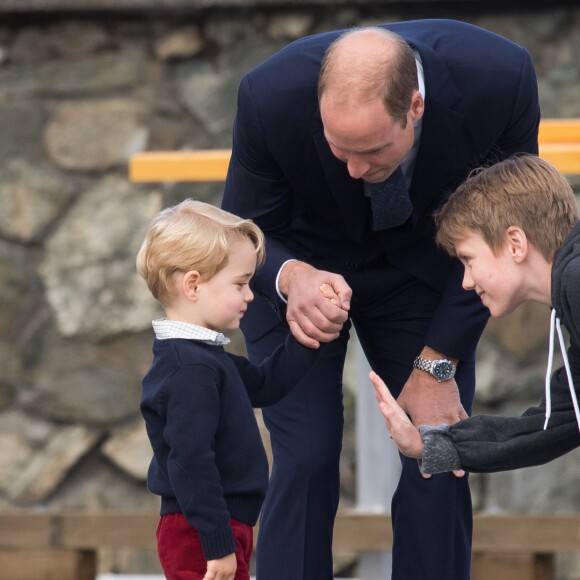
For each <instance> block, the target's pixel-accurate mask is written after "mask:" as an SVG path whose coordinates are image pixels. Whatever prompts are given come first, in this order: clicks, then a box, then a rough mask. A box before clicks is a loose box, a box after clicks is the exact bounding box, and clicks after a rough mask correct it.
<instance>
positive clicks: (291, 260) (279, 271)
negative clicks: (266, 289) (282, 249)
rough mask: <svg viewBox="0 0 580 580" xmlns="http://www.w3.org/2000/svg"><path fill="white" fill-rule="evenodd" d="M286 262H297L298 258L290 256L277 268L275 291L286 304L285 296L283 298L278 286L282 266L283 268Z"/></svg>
mask: <svg viewBox="0 0 580 580" xmlns="http://www.w3.org/2000/svg"><path fill="white" fill-rule="evenodd" d="M288 262H298V260H296V259H295V258H292V259H290V260H286V261H285V262H284V263H283V264H282V265H281V266H280V269H279V270H278V274H277V275H276V292H277V294H278V296H279V297H280V300H282V302H284V304H288V300H286V298H284V296H282V293H281V292H280V288H279V287H278V281H279V280H280V274H281V273H282V268H284V266H285V265H286V264H287V263H288Z"/></svg>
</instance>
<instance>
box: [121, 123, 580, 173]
mask: <svg viewBox="0 0 580 580" xmlns="http://www.w3.org/2000/svg"><path fill="white" fill-rule="evenodd" d="M539 144H540V157H542V158H543V159H546V160H547V161H549V162H550V163H552V164H553V165H554V166H556V167H557V168H558V169H559V170H560V171H562V172H563V173H568V174H573V173H580V119H545V120H543V121H541V122H540V134H539ZM230 155H231V151H230V150H229V149H213V150H198V151H144V152H141V153H137V154H135V155H133V156H132V157H131V159H130V160H129V179H130V180H131V181H134V182H147V181H223V180H224V179H225V176H226V172H227V168H228V163H229V160H230Z"/></svg>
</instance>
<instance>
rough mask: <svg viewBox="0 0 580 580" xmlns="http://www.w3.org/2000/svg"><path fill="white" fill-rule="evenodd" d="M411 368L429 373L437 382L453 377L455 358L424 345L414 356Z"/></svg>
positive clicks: (455, 364)
mask: <svg viewBox="0 0 580 580" xmlns="http://www.w3.org/2000/svg"><path fill="white" fill-rule="evenodd" d="M413 368H415V369H418V370H420V371H423V372H426V373H429V374H430V375H431V376H432V377H434V378H435V380H436V381H437V382H438V383H441V382H444V381H449V380H451V379H452V378H454V377H455V372H456V371H457V359H453V358H451V357H447V356H445V355H444V354H443V353H440V352H437V351H435V350H433V349H431V348H429V347H425V348H424V349H423V350H422V351H421V354H420V355H419V356H417V357H415V359H414V361H413Z"/></svg>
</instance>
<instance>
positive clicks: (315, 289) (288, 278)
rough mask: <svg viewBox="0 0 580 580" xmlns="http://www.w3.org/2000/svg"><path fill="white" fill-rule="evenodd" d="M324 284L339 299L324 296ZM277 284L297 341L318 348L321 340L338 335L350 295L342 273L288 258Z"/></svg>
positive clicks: (343, 321)
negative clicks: (326, 270) (289, 260)
mask: <svg viewBox="0 0 580 580" xmlns="http://www.w3.org/2000/svg"><path fill="white" fill-rule="evenodd" d="M323 285H328V286H330V287H331V288H332V291H333V292H334V294H335V295H336V296H337V297H338V300H330V299H328V298H326V297H325V296H324V295H323V293H322V291H321V287H322V286H323ZM278 286H279V289H280V292H281V293H282V295H283V296H285V297H286V299H287V300H288V307H287V310H286V320H287V321H288V325H289V326H290V330H291V332H292V334H293V335H294V338H296V340H297V341H298V342H300V343H302V344H303V345H304V346H309V347H310V348H318V347H319V346H320V343H321V342H330V341H331V340H334V339H335V338H337V337H338V335H339V333H340V330H341V329H342V325H343V324H344V323H345V322H346V320H347V319H348V311H349V309H350V299H351V296H352V290H351V289H350V286H349V285H348V284H347V283H346V281H345V279H344V278H343V277H342V276H340V275H338V274H333V273H332V272H325V271H323V270H317V269H316V268H313V267H312V266H309V265H308V264H306V263H304V262H297V261H295V262H288V263H287V264H285V265H284V267H283V268H282V271H281V272H280V277H279V279H278ZM337 302H339V303H338V304H337Z"/></svg>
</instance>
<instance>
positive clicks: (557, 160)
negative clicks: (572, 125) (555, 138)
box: [539, 142, 580, 175]
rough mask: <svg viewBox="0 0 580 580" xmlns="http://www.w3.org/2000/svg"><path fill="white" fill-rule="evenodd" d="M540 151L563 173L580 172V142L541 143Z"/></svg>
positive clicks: (541, 155)
mask: <svg viewBox="0 0 580 580" xmlns="http://www.w3.org/2000/svg"><path fill="white" fill-rule="evenodd" d="M539 153H540V157H541V158H542V159H545V160H546V161H549V162H550V163H551V164H552V165H553V166H554V167H556V168H557V169H559V170H560V171H561V172H562V173H567V174H570V175H571V174H575V173H580V142H578V143H558V144H556V143H547V144H540V152H539Z"/></svg>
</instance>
